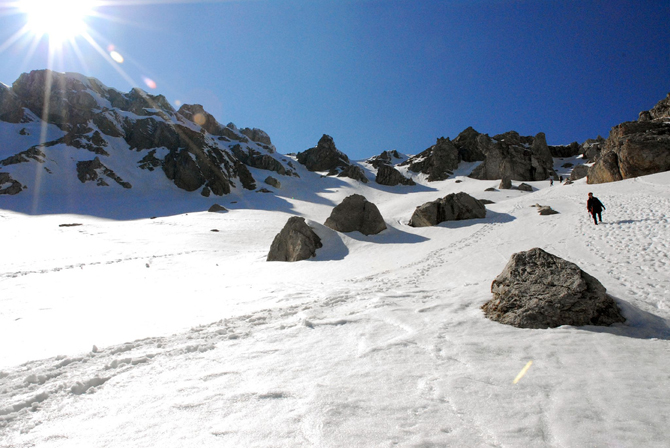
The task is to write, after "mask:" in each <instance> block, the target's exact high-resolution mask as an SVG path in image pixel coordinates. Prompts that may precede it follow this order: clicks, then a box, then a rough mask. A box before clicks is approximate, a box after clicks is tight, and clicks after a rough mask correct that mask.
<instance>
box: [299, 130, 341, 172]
mask: <svg viewBox="0 0 670 448" xmlns="http://www.w3.org/2000/svg"><path fill="white" fill-rule="evenodd" d="M296 157H297V159H298V162H299V163H302V164H303V165H305V167H306V168H307V169H308V170H310V171H328V172H332V171H337V170H338V169H341V170H343V169H345V168H347V167H349V165H350V162H349V157H347V155H346V154H344V153H343V152H341V151H339V150H338V149H337V147H336V146H335V142H334V141H333V137H331V136H330V135H326V134H324V135H323V137H321V139H320V140H319V143H317V145H316V146H315V147H314V148H310V149H308V150H306V151H303V152H299V153H298V154H297V155H296Z"/></svg>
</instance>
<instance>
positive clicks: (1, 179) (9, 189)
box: [0, 173, 23, 195]
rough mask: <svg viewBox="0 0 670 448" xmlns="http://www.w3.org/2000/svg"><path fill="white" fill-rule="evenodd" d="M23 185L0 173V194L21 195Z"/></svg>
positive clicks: (6, 174) (7, 174)
mask: <svg viewBox="0 0 670 448" xmlns="http://www.w3.org/2000/svg"><path fill="white" fill-rule="evenodd" d="M21 190H23V185H21V183H20V182H18V181H17V180H14V179H12V176H10V175H9V173H0V194H8V195H15V194H19V193H21Z"/></svg>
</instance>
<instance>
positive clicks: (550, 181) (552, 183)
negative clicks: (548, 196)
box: [549, 178, 554, 187]
mask: <svg viewBox="0 0 670 448" xmlns="http://www.w3.org/2000/svg"><path fill="white" fill-rule="evenodd" d="M549 186H550V187H553V186H554V179H553V178H549Z"/></svg>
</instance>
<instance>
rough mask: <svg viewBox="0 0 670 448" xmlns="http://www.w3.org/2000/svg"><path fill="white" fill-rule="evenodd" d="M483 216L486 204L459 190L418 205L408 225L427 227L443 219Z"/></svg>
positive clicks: (452, 219) (457, 219)
mask: <svg viewBox="0 0 670 448" xmlns="http://www.w3.org/2000/svg"><path fill="white" fill-rule="evenodd" d="M485 217H486V206H485V205H484V204H482V203H481V202H480V201H479V200H477V199H475V198H473V197H472V196H470V195H469V194H467V193H463V192H460V193H452V194H450V195H447V196H445V197H443V198H441V199H437V200H435V201H432V202H427V203H425V204H423V205H420V206H419V207H417V208H416V210H414V213H413V214H412V218H411V219H410V221H409V225H410V226H412V227H428V226H436V225H438V224H439V223H441V222H444V221H459V220H463V219H476V218H485Z"/></svg>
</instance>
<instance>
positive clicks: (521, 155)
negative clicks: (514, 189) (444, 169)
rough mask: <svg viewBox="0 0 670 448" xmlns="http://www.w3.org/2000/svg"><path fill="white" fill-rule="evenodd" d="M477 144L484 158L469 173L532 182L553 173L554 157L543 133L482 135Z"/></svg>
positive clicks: (484, 178) (486, 178)
mask: <svg viewBox="0 0 670 448" xmlns="http://www.w3.org/2000/svg"><path fill="white" fill-rule="evenodd" d="M477 144H478V147H479V148H480V149H481V151H482V152H483V153H484V154H485V155H486V159H485V160H484V162H482V164H481V165H479V166H478V167H477V168H475V169H474V171H473V172H472V173H471V174H470V177H472V178H475V179H481V180H493V179H503V178H505V177H509V178H510V179H512V180H520V181H535V180H545V179H548V178H549V177H551V176H553V175H554V174H555V173H554V169H553V158H552V156H551V152H550V151H549V147H548V146H547V141H546V138H545V136H544V133H542V132H540V133H539V134H537V135H536V136H535V137H523V136H520V135H519V134H518V133H516V132H514V131H510V132H507V133H505V134H500V135H496V136H494V137H493V138H492V139H491V138H490V137H489V136H488V135H486V134H481V135H479V136H478V137H477Z"/></svg>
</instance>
